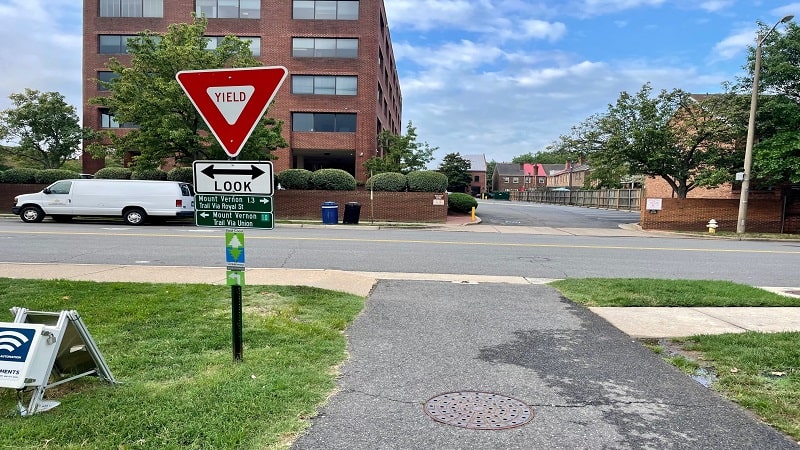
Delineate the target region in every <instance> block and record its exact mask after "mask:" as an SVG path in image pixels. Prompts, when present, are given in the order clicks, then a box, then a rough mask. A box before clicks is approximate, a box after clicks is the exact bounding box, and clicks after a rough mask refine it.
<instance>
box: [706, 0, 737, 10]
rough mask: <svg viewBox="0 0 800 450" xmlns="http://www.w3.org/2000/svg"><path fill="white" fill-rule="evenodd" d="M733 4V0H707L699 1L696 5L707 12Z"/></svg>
mask: <svg viewBox="0 0 800 450" xmlns="http://www.w3.org/2000/svg"><path fill="white" fill-rule="evenodd" d="M732 5H733V0H709V1H705V2H701V3H700V4H699V5H698V6H700V9H703V10H706V11H708V12H717V11H722V10H723V9H726V8H728V7H730V6H732Z"/></svg>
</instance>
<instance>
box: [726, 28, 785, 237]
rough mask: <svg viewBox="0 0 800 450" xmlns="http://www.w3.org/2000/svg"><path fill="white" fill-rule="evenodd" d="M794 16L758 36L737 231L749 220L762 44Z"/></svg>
mask: <svg viewBox="0 0 800 450" xmlns="http://www.w3.org/2000/svg"><path fill="white" fill-rule="evenodd" d="M793 18H794V16H793V15H788V16H785V17H784V18H783V19H781V20H780V21H778V22H777V23H776V24H775V25H773V26H772V28H770V29H769V31H767V32H766V33H764V34H763V35H761V36H757V37H756V64H755V67H754V68H753V93H752V95H751V97H750V119H749V121H748V122H747V144H746V145H745V150H744V178H742V191H741V194H740V195H739V218H738V220H737V222H736V233H737V234H742V233H744V230H745V223H746V222H747V197H748V195H749V194H750V168H751V166H752V165H753V139H754V135H755V132H756V107H757V105H758V75H759V72H761V44H763V43H764V41H766V40H767V38H768V37H769V35H770V34H772V32H773V31H775V28H776V27H777V26H778V25H780V24H782V23H786V22H788V21H790V20H792V19H793Z"/></svg>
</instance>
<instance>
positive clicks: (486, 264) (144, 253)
mask: <svg viewBox="0 0 800 450" xmlns="http://www.w3.org/2000/svg"><path fill="white" fill-rule="evenodd" d="M569 209H572V208H569ZM498 229H499V228H498V227H493V226H484V225H483V224H482V225H471V226H467V227H460V228H458V229H456V231H453V230H452V229H448V230H409V229H377V228H374V227H369V226H358V227H345V226H329V227H316V228H298V227H296V226H281V225H279V226H278V227H277V228H276V229H275V230H255V229H253V230H246V232H245V248H246V264H247V266H248V267H267V268H290V269H337V270H355V271H375V272H412V273H447V274H478V275H513V276H523V277H529V278H583V277H626V278H627V277H634V278H667V279H677V278H687V279H719V280H730V281H736V282H740V283H746V284H750V285H755V286H775V287H780V286H788V287H796V286H800V275H798V273H797V271H796V270H795V268H796V267H797V266H798V263H799V262H800V243H798V242H793V241H775V242H770V241H737V240H726V239H703V238H699V239H698V238H685V237H675V236H671V235H663V234H647V233H641V234H640V235H635V236H608V235H604V233H600V232H598V233H594V232H593V229H583V231H584V233H585V234H566V235H565V234H525V233H514V232H507V231H514V230H517V231H519V230H522V229H521V228H519V227H506V228H505V229H504V230H505V231H498ZM481 230H484V231H481ZM595 230H596V229H595ZM573 231H579V229H573ZM608 231H612V230H608ZM224 232H225V230H224V229H218V228H198V227H194V226H187V225H177V226H174V225H156V226H144V227H128V226H125V225H123V224H122V223H121V222H119V223H114V222H108V221H106V222H92V223H54V222H44V223H40V224H25V223H22V222H21V221H19V219H18V218H14V217H10V216H7V217H4V218H0V246H2V248H3V252H2V255H1V256H0V261H5V262H34V263H35V262H51V263H58V262H63V263H73V264H131V265H149V266H170V265H173V266H205V267H223V266H224V265H225V241H224Z"/></svg>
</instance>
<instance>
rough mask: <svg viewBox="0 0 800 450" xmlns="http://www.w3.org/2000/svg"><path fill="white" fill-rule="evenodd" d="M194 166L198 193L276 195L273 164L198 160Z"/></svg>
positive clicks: (195, 185)
mask: <svg viewBox="0 0 800 450" xmlns="http://www.w3.org/2000/svg"><path fill="white" fill-rule="evenodd" d="M193 167H194V189H195V191H197V193H204V194H248V195H250V194H252V195H272V183H273V175H272V163H271V162H269V161H265V162H251V161H195V162H194V165H193Z"/></svg>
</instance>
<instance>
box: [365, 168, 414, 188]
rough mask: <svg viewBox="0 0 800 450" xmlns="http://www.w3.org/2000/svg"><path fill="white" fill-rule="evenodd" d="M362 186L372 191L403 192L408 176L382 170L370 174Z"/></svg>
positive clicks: (406, 185)
mask: <svg viewBox="0 0 800 450" xmlns="http://www.w3.org/2000/svg"><path fill="white" fill-rule="evenodd" d="M364 186H365V187H366V188H367V189H370V190H373V191H384V192H405V191H406V189H408V178H406V176H405V175H403V174H402V173H399V172H384V173H379V174H377V175H373V176H371V177H370V178H369V180H367V183H366V184H365V185H364Z"/></svg>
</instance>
